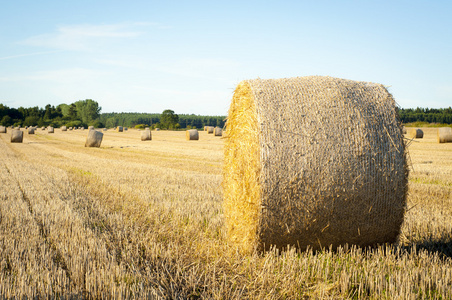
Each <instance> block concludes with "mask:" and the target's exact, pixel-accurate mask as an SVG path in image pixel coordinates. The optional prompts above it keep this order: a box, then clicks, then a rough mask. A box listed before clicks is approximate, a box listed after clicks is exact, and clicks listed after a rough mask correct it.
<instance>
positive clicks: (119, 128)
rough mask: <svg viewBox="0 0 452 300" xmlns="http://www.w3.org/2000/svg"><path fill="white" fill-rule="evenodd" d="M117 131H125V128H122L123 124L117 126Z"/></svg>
mask: <svg viewBox="0 0 452 300" xmlns="http://www.w3.org/2000/svg"><path fill="white" fill-rule="evenodd" d="M116 131H117V132H123V131H124V129H123V128H122V126H118V127H116Z"/></svg>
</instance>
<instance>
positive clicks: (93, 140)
mask: <svg viewBox="0 0 452 300" xmlns="http://www.w3.org/2000/svg"><path fill="white" fill-rule="evenodd" d="M103 137H104V134H103V133H102V132H100V131H97V130H88V137H87V138H86V142H85V147H100V144H101V143H102V138H103Z"/></svg>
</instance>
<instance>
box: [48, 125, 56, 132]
mask: <svg viewBox="0 0 452 300" xmlns="http://www.w3.org/2000/svg"><path fill="white" fill-rule="evenodd" d="M54 132H55V129H54V128H53V127H52V126H49V127H48V128H47V133H54Z"/></svg>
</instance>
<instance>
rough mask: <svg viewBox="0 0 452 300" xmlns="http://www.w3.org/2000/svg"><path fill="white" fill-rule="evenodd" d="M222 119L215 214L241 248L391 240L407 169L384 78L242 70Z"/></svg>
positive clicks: (365, 243) (368, 243)
mask: <svg viewBox="0 0 452 300" xmlns="http://www.w3.org/2000/svg"><path fill="white" fill-rule="evenodd" d="M226 128H227V135H226V138H225V146H224V151H225V158H224V180H223V189H224V190H223V195H224V214H225V218H226V224H227V235H228V239H229V240H230V241H231V242H232V243H233V244H235V245H237V246H238V247H239V249H241V250H242V251H244V252H250V251H253V249H257V250H266V249H270V247H272V245H274V246H276V247H278V248H284V247H287V246H288V245H292V246H295V247H299V248H300V249H303V250H304V249H307V248H308V247H310V248H312V249H321V248H323V247H329V246H330V245H331V246H332V247H333V248H337V247H338V246H339V245H344V244H355V245H358V246H373V245H376V244H380V243H392V242H394V241H396V238H397V236H398V235H399V232H400V228H401V225H402V222H403V218H404V213H405V208H406V195H407V177H408V169H407V165H406V153H405V144H404V141H403V135H402V130H401V129H402V128H401V123H400V120H399V117H398V114H397V111H396V105H395V101H394V99H393V98H392V96H391V94H390V93H389V92H388V91H387V90H386V88H385V87H384V86H383V85H381V84H375V83H369V82H357V81H351V80H345V79H339V78H332V77H323V76H309V77H298V78H287V79H268V80H264V79H256V80H245V81H242V82H241V83H239V85H238V86H237V88H236V90H235V92H234V96H233V99H232V103H231V106H230V108H229V113H228V119H227V123H226ZM332 128H334V130H332Z"/></svg>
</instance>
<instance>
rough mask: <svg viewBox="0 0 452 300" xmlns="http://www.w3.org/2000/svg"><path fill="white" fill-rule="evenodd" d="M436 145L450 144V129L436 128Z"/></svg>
mask: <svg viewBox="0 0 452 300" xmlns="http://www.w3.org/2000/svg"><path fill="white" fill-rule="evenodd" d="M438 143H452V127H441V128H438Z"/></svg>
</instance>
